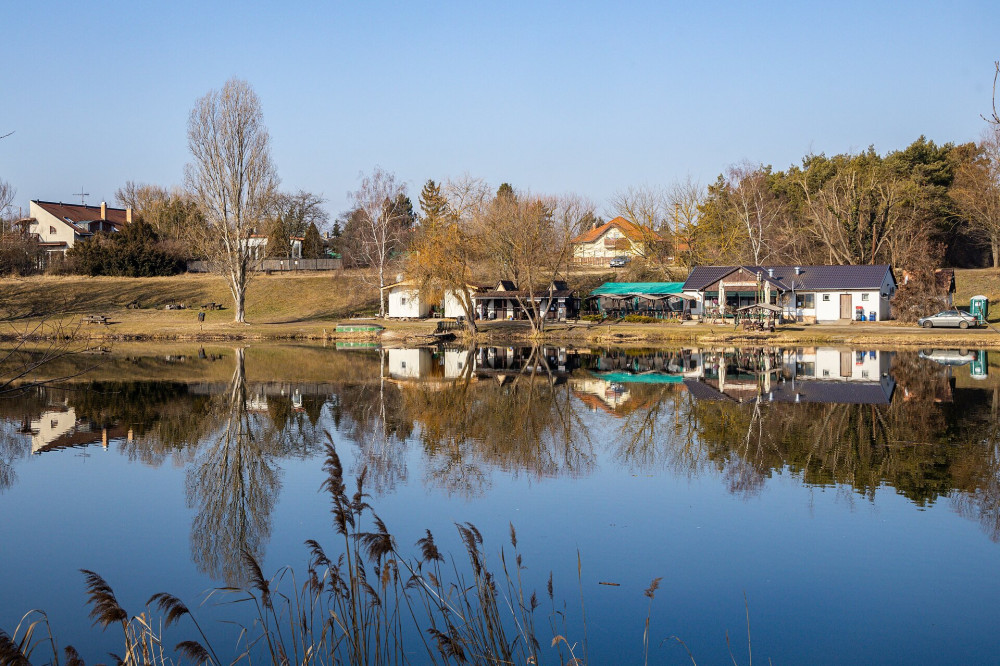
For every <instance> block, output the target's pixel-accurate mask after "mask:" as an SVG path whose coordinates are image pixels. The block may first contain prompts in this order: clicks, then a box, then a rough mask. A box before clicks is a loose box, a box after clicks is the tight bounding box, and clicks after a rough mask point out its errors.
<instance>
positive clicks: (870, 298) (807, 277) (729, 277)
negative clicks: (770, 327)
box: [683, 265, 896, 323]
mask: <svg viewBox="0 0 1000 666" xmlns="http://www.w3.org/2000/svg"><path fill="white" fill-rule="evenodd" d="M683 293H684V294H686V295H688V296H692V297H694V298H696V299H697V301H694V302H692V304H691V313H692V314H693V315H696V316H718V315H719V314H720V313H723V312H724V313H725V314H731V313H732V312H733V311H734V310H735V309H736V308H739V307H743V306H745V305H752V304H754V303H757V302H758V301H759V300H760V299H761V294H763V295H764V298H765V299H766V301H767V302H768V303H771V304H772V305H778V306H780V307H781V308H782V314H783V316H784V317H785V318H786V319H793V320H795V321H799V322H803V323H817V322H832V321H848V320H855V319H857V317H858V314H859V313H861V314H863V315H864V317H865V319H866V320H872V319H873V317H872V315H873V314H874V321H883V320H886V319H889V318H890V317H891V316H892V310H891V307H890V301H891V299H892V296H893V295H894V294H895V293H896V278H895V276H894V275H893V273H892V267H891V266H886V265H877V266H697V267H695V268H694V269H693V270H692V271H691V274H690V275H689V276H688V279H687V281H686V282H685V283H684V287H683Z"/></svg>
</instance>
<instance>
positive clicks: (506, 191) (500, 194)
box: [497, 183, 515, 199]
mask: <svg viewBox="0 0 1000 666" xmlns="http://www.w3.org/2000/svg"><path fill="white" fill-rule="evenodd" d="M514 196H515V195H514V188H513V187H512V186H511V184H510V183H500V187H498V188H497V199H501V198H504V197H510V198H511V199H513V198H514Z"/></svg>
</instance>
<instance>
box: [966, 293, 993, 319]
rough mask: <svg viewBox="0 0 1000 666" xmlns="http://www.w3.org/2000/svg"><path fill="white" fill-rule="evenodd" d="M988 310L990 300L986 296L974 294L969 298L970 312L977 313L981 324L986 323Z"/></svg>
mask: <svg viewBox="0 0 1000 666" xmlns="http://www.w3.org/2000/svg"><path fill="white" fill-rule="evenodd" d="M988 310H989V300H987V298H986V297H985V296H973V297H972V298H970V299H969V314H972V315H975V317H976V319H978V320H979V323H980V324H985V323H986V315H987V314H989V312H988Z"/></svg>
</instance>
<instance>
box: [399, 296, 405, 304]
mask: <svg viewBox="0 0 1000 666" xmlns="http://www.w3.org/2000/svg"><path fill="white" fill-rule="evenodd" d="M399 304H400V305H406V296H403V297H401V298H400V299H399Z"/></svg>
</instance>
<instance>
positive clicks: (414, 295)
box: [388, 286, 430, 318]
mask: <svg viewBox="0 0 1000 666" xmlns="http://www.w3.org/2000/svg"><path fill="white" fill-rule="evenodd" d="M428 312H430V307H429V306H428V305H427V304H426V303H424V302H423V300H422V299H421V298H420V291H419V290H418V289H415V288H413V287H407V286H399V287H392V288H391V289H389V297H388V313H389V316H390V317H410V318H417V317H426V316H427V313H428Z"/></svg>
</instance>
